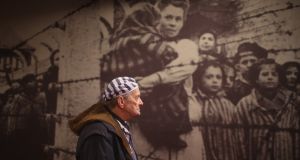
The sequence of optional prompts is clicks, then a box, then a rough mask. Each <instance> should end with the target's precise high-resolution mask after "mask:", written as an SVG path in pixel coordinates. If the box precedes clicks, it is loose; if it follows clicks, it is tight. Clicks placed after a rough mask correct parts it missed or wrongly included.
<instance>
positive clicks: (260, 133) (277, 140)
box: [235, 89, 299, 160]
mask: <svg viewBox="0 0 300 160" xmlns="http://www.w3.org/2000/svg"><path fill="white" fill-rule="evenodd" d="M291 96H292V94H291V92H288V91H285V90H279V91H278V93H277V95H276V96H275V98H274V99H273V100H272V101H271V100H268V99H266V98H264V97H263V96H262V95H261V94H260V93H259V92H258V91H257V90H256V89H253V90H252V92H251V93H250V94H249V95H248V96H246V97H244V98H242V99H241V100H240V102H239V103H238V104H237V110H236V114H235V121H236V123H238V124H239V125H241V126H240V127H241V128H240V129H237V133H236V135H237V138H238V142H239V143H238V146H240V147H239V148H240V153H242V159H245V160H246V159H247V160H296V159H299V113H297V111H296V109H295V103H294V102H293V98H291ZM278 108H279V109H278ZM296 129H298V133H296V132H295V130H296Z"/></svg>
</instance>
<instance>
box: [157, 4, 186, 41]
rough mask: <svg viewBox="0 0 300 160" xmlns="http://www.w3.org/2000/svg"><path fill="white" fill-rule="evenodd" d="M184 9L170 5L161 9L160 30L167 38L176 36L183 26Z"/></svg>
mask: <svg viewBox="0 0 300 160" xmlns="http://www.w3.org/2000/svg"><path fill="white" fill-rule="evenodd" d="M183 18H184V10H183V9H182V8H180V7H175V6H173V5H169V6H167V7H166V8H164V9H163V10H161V19H160V25H159V30H160V32H161V34H162V35H163V36H164V37H165V38H173V37H176V36H177V35H178V34H179V32H180V30H181V28H182V26H183Z"/></svg>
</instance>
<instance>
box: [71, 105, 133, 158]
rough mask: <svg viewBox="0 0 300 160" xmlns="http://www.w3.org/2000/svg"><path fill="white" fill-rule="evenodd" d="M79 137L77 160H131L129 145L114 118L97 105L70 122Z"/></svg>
mask: <svg viewBox="0 0 300 160" xmlns="http://www.w3.org/2000/svg"><path fill="white" fill-rule="evenodd" d="M69 125H70V128H71V130H72V131H73V132H74V133H75V134H77V135H78V136H79V138H78V142H77V148H76V159H77V160H99V159H101V160H131V159H132V158H131V155H130V147H129V144H128V142H127V140H126V138H125V136H124V134H123V132H122V130H121V128H120V126H119V124H118V122H117V121H116V120H115V119H114V118H113V116H112V115H111V114H110V113H109V112H108V111H107V110H106V109H105V107H104V106H102V105H101V104H99V103H97V104H95V105H93V106H92V107H90V108H89V109H87V110H86V111H84V112H83V113H81V114H79V115H78V116H77V117H75V118H74V119H73V120H71V121H70V122H69Z"/></svg>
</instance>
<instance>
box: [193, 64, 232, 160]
mask: <svg viewBox="0 0 300 160" xmlns="http://www.w3.org/2000/svg"><path fill="white" fill-rule="evenodd" d="M195 80H196V81H195V82H194V84H195V85H196V86H195V89H196V90H195V94H196V95H195V96H196V99H197V100H198V103H199V106H198V108H194V110H193V111H189V113H190V121H191V123H192V125H199V126H200V130H201V132H202V134H203V137H204V138H203V139H204V146H205V152H206V157H207V159H208V160H220V159H222V160H234V159H236V157H235V156H236V153H235V148H234V143H235V140H234V137H233V136H232V131H231V128H228V126H229V125H230V124H231V121H232V116H233V112H234V108H235V106H234V105H233V104H232V103H231V102H230V101H229V100H227V99H226V98H224V97H223V96H222V95H221V94H219V93H221V92H220V91H221V90H222V86H223V84H224V80H225V77H224V71H223V69H222V67H221V65H220V64H219V63H218V62H216V61H207V62H204V63H203V65H202V66H199V70H197V72H195Z"/></svg>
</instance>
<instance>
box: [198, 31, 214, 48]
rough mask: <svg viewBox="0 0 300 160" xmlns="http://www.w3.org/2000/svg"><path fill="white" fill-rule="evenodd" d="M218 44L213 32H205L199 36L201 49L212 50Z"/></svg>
mask: <svg viewBox="0 0 300 160" xmlns="http://www.w3.org/2000/svg"><path fill="white" fill-rule="evenodd" d="M215 44H216V39H215V36H214V35H213V34H211V33H204V34H202V35H201V36H200V38H199V42H198V45H199V49H200V50H201V51H210V50H212V49H214V47H215Z"/></svg>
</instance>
